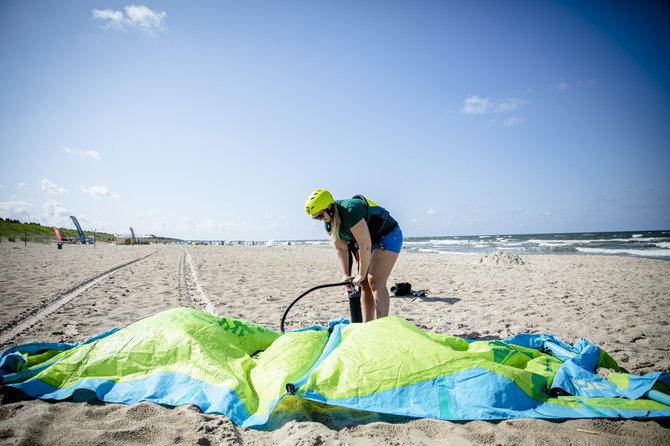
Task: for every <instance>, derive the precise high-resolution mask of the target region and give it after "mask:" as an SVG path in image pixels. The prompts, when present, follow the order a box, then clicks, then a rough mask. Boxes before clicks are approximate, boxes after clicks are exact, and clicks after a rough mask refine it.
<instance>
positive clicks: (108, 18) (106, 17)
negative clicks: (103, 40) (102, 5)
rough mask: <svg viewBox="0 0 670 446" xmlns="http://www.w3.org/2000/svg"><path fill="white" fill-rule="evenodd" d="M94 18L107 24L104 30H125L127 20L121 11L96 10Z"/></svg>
mask: <svg viewBox="0 0 670 446" xmlns="http://www.w3.org/2000/svg"><path fill="white" fill-rule="evenodd" d="M93 18H94V19H96V20H103V21H104V22H105V24H104V25H103V28H123V22H124V20H125V19H124V17H123V13H122V12H121V11H113V10H111V9H94V10H93Z"/></svg>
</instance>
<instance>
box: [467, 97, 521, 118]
mask: <svg viewBox="0 0 670 446" xmlns="http://www.w3.org/2000/svg"><path fill="white" fill-rule="evenodd" d="M525 103H526V101H524V100H523V99H519V98H506V99H500V100H493V99H491V98H480V97H479V96H470V97H468V98H465V101H464V103H463V109H462V110H461V111H462V113H464V114H466V115H483V114H487V113H504V112H508V111H511V110H516V109H517V108H519V107H521V106H522V105H524V104H525Z"/></svg>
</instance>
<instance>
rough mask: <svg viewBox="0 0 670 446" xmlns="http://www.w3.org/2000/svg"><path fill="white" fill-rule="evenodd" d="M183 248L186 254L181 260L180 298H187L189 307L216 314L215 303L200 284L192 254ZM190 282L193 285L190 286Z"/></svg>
mask: <svg viewBox="0 0 670 446" xmlns="http://www.w3.org/2000/svg"><path fill="white" fill-rule="evenodd" d="M182 249H183V251H184V255H183V256H182V257H181V259H180V260H179V298H180V299H182V300H185V301H186V304H187V305H188V306H189V307H192V308H197V309H200V310H204V311H206V312H208V313H210V314H212V315H215V316H216V315H217V314H216V312H215V310H214V304H212V301H210V300H209V298H207V293H206V292H205V291H204V290H203V289H202V287H201V286H200V282H199V280H198V274H197V273H196V272H195V268H193V262H192V261H191V255H190V254H189V253H188V251H186V249H184V248H182ZM189 282H191V284H192V286H189Z"/></svg>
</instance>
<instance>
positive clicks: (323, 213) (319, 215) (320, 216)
mask: <svg viewBox="0 0 670 446" xmlns="http://www.w3.org/2000/svg"><path fill="white" fill-rule="evenodd" d="M324 218H326V210H325V209H324V210H322V211H321V212H317V213H316V214H314V215H312V219H314V220H323V219H324Z"/></svg>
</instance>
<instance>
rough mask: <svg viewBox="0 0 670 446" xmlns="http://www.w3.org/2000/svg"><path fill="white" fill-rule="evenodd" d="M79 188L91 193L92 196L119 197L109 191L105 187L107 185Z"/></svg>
mask: <svg viewBox="0 0 670 446" xmlns="http://www.w3.org/2000/svg"><path fill="white" fill-rule="evenodd" d="M81 190H82V191H84V192H86V193H87V194H89V195H91V197H93V198H99V197H109V198H119V195H118V194H113V193H111V192H110V191H109V189H108V188H107V186H91V187H89V188H86V187H82V188H81Z"/></svg>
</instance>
